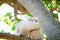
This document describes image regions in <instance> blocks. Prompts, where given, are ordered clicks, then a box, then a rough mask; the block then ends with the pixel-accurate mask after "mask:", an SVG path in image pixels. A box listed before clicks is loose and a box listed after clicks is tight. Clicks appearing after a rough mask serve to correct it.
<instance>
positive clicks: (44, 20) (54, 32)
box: [18, 0, 60, 40]
mask: <svg viewBox="0 0 60 40" xmlns="http://www.w3.org/2000/svg"><path fill="white" fill-rule="evenodd" d="M18 2H20V3H21V4H22V5H23V6H24V7H25V8H26V9H27V10H28V11H29V12H30V13H31V14H32V15H33V16H36V17H38V18H39V22H40V25H41V26H42V29H43V31H44V32H45V33H46V35H47V36H48V39H49V40H60V24H59V22H58V21H56V20H55V18H54V16H53V14H52V13H51V12H50V11H49V10H47V8H46V7H45V6H44V4H43V3H42V1H40V0H18Z"/></svg>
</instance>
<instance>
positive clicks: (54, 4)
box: [43, 0, 60, 19]
mask: <svg viewBox="0 0 60 40" xmlns="http://www.w3.org/2000/svg"><path fill="white" fill-rule="evenodd" d="M43 2H44V3H45V5H46V6H47V7H48V8H49V9H50V10H51V12H52V13H53V11H54V10H56V11H57V12H58V13H60V0H43ZM58 13H56V14H55V13H53V14H54V16H55V17H56V18H57V19H58Z"/></svg>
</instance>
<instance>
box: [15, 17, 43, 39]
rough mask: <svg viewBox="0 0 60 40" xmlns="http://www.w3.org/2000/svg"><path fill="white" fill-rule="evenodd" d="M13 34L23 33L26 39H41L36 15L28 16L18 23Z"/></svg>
mask: <svg viewBox="0 0 60 40" xmlns="http://www.w3.org/2000/svg"><path fill="white" fill-rule="evenodd" d="M15 34H16V35H17V36H20V35H23V36H24V37H26V38H28V39H34V40H35V39H36V40H42V31H41V27H40V24H39V22H38V19H37V18H36V17H33V18H28V19H27V20H23V21H21V22H19V23H18V25H17V28H16V31H15Z"/></svg>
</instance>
